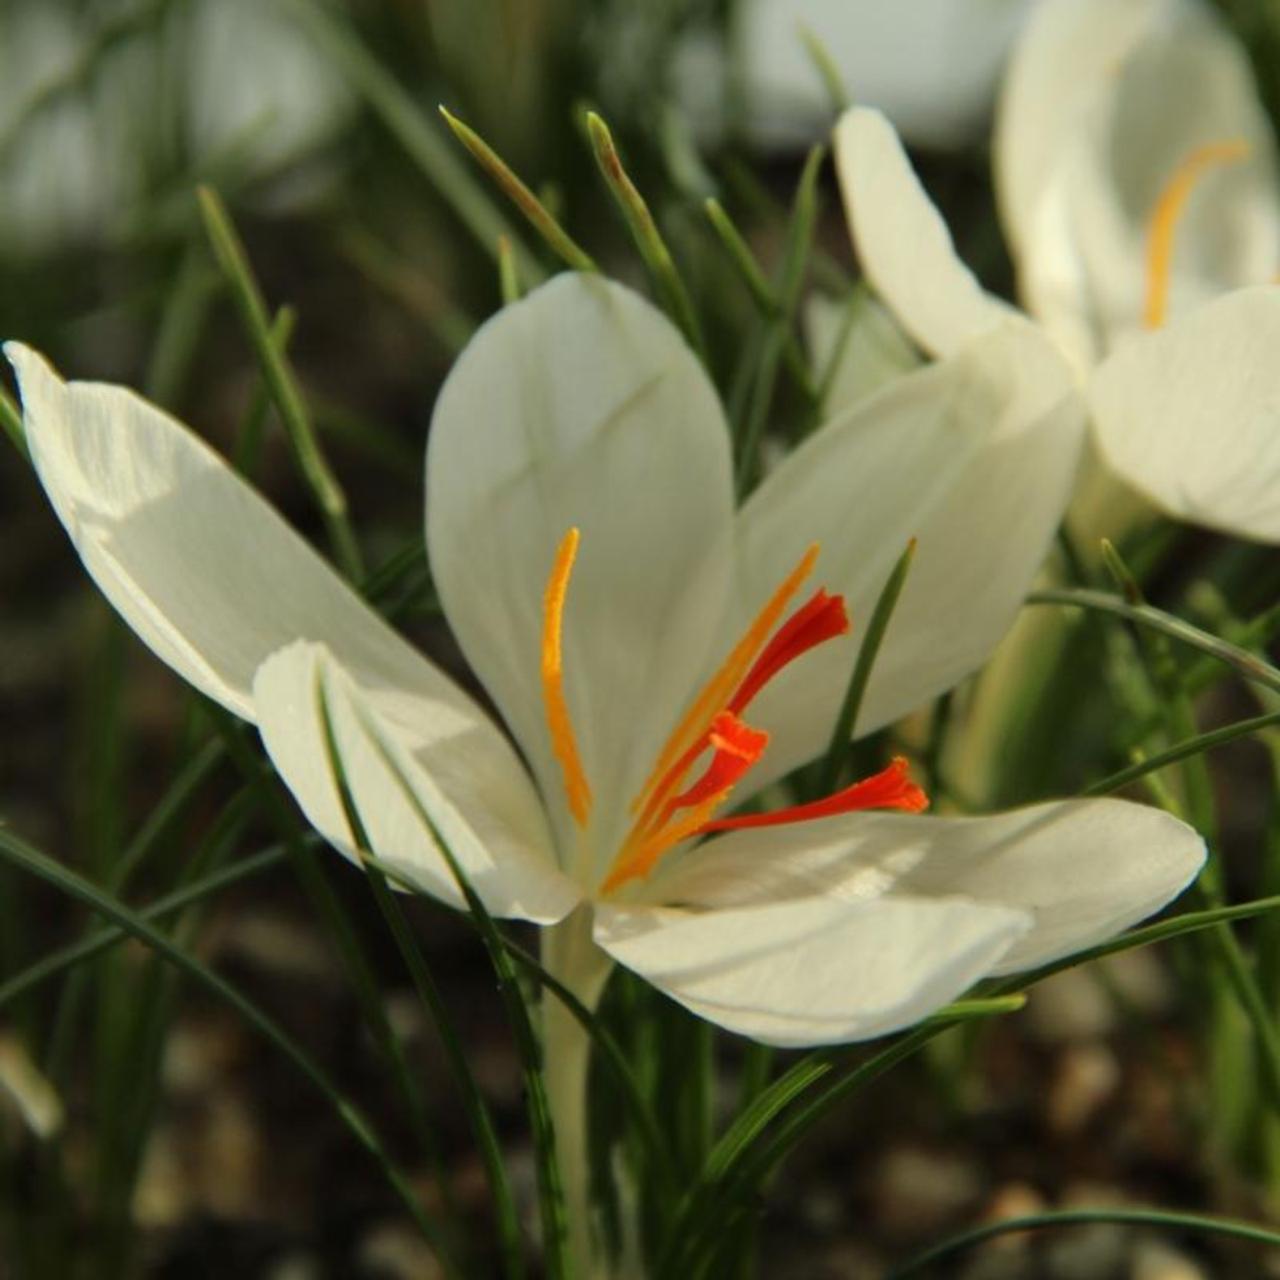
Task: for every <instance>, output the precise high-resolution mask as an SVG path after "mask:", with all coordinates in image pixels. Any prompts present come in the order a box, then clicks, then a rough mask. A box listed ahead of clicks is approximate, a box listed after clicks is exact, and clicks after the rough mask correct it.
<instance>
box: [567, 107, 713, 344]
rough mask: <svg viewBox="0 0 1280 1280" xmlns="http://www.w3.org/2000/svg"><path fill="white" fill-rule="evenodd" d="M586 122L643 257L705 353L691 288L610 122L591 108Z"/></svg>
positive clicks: (672, 310)
mask: <svg viewBox="0 0 1280 1280" xmlns="http://www.w3.org/2000/svg"><path fill="white" fill-rule="evenodd" d="M586 125H587V136H588V138H589V140H590V142H591V151H592V154H593V155H594V156H595V159H596V164H597V165H598V166H599V169H600V173H601V176H602V177H603V178H604V181H605V185H606V186H607V187H608V188H609V193H610V195H612V196H613V199H614V203H615V204H616V205H617V207H618V211H619V212H620V213H621V214H622V220H623V222H624V223H626V226H627V230H628V231H630V233H631V238H632V240H633V241H634V242H635V246H636V249H637V250H638V252H639V254H640V257H641V258H642V259H643V261H644V264H645V266H646V267H647V268H648V270H649V274H650V275H651V276H652V277H653V282H654V285H655V286H656V287H657V290H658V296H659V297H660V298H661V299H662V304H663V306H664V307H665V309H666V311H667V314H668V315H670V317H671V318H672V320H674V321H675V322H676V324H677V325H678V326H679V328H680V330H681V331H682V332H683V333H684V336H685V338H686V339H687V340H688V343H689V345H690V346H691V347H692V348H693V349H694V350H695V351H696V352H698V353H699V355H702V356H704V357H705V355H706V343H705V341H704V339H703V336H702V326H701V325H700V324H699V323H698V313H697V312H696V311H695V310H694V308H693V300H692V299H691V298H690V297H689V291H688V289H687V288H685V283H684V280H683V279H682V278H681V276H680V272H679V270H678V269H677V267H676V264H675V259H674V258H673V257H672V256H671V250H670V249H669V248H667V242H666V241H665V240H664V239H663V238H662V233H661V232H660V231H659V230H658V224H657V223H656V222H655V221H654V218H653V214H652V213H651V212H650V210H649V205H648V203H647V202H646V200H645V198H644V196H642V195H641V194H640V191H639V189H638V188H637V187H636V184H635V183H634V182H632V181H631V176H630V174H628V173H627V171H626V169H625V168H624V167H623V164H622V157H621V156H620V155H619V154H618V148H617V147H616V146H615V145H614V141H613V135H612V134H611V133H610V132H609V126H608V125H607V124H605V122H604V120H603V119H602V118H601V117H600V116H598V115H597V114H596V113H595V112H594V111H588V112H587V116H586Z"/></svg>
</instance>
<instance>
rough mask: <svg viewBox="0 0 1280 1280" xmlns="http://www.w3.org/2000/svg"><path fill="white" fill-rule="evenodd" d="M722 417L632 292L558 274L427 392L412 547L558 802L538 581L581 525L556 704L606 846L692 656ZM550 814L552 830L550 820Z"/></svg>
mask: <svg viewBox="0 0 1280 1280" xmlns="http://www.w3.org/2000/svg"><path fill="white" fill-rule="evenodd" d="M731 510H732V496H731V484H730V472H729V450H728V428H727V426H726V424H725V420H724V416H723V413H722V412H721V409H720V405H719V401H718V400H717V399H716V394H715V391H714V389H713V388H712V386H711V383H710V382H709V380H708V379H707V376H706V374H705V373H704V371H703V369H702V367H701V365H700V364H699V363H698V361H697V360H696V359H695V357H694V356H693V354H692V353H691V352H690V351H689V349H688V347H687V346H686V345H685V343H684V341H683V339H682V338H681V337H680V335H679V333H677V331H676V330H675V329H674V327H673V326H672V325H671V324H670V323H669V322H668V321H667V320H666V318H665V317H664V316H662V315H661V314H660V313H659V312H658V311H657V310H655V309H654V308H653V307H652V306H650V305H649V304H648V303H647V302H645V301H644V300H643V299H641V298H640V297H639V296H638V295H636V294H634V293H632V292H631V291H630V290H628V289H624V288H623V287H622V286H620V285H616V284H612V283H610V282H608V281H606V280H604V279H601V278H598V277H587V276H576V275H564V276H560V277H558V278H557V279H555V280H553V281H552V282H551V283H549V284H547V285H544V286H543V287H542V288H540V289H537V290H535V291H534V292H532V293H531V294H529V296H528V297H527V298H525V299H524V300H523V301H521V302H520V303H518V304H516V305H513V306H509V307H505V308H504V309H503V310H502V311H501V312H500V313H499V314H498V315H497V316H495V317H494V318H493V319H492V320H490V321H489V322H488V324H486V325H485V326H484V327H483V329H481V331H480V332H479V333H478V334H477V335H476V336H475V338H474V339H472V341H471V343H470V345H469V346H468V347H467V349H466V351H465V352H464V353H463V355H462V357H461V358H460V359H459V361H458V362H457V364H456V365H455V366H454V368H453V371H452V373H451V374H450V375H449V378H448V380H447V382H446V383H445V386H444V389H443V390H442V391H441V393H440V399H439V401H438V403H437V406H436V412H435V418H434V420H433V422H432V428H431V437H430V444H429V447H428V461H427V531H428V536H427V545H428V548H429V551H430V554H431V564H432V570H433V572H434V574H435V581H436V585H437V587H438V589H439V591H440V596H441V599H442V600H443V601H444V604H445V608H446V610H447V612H448V615H449V621H450V623H451V624H452V626H453V627H454V629H455V631H456V633H457V636H458V640H459V642H460V643H461V645H462V647H463V650H464V651H465V653H466V655H467V658H468V660H469V661H470V663H471V665H472V666H473V667H474V669H475V670H476V672H477V674H478V675H479V677H480V679H481V680H482V681H483V682H484V684H485V687H486V688H487V689H488V690H489V692H490V694H492V696H493V698H494V700H495V701H496V702H497V703H498V705H499V707H500V708H501V710H502V712H503V715H504V716H505V717H506V719H507V721H508V723H509V724H510V725H511V727H512V729H513V730H514V731H515V734H516V736H517V738H518V739H519V741H520V743H521V745H522V747H523V748H524V750H525V754H526V755H527V757H528V758H529V760H530V761H531V762H532V764H533V767H534V770H535V773H536V774H537V776H538V778H539V780H540V782H541V784H542V787H543V790H544V794H545V795H546V796H547V798H548V802H549V804H551V806H552V809H553V812H555V811H557V810H558V811H559V812H560V815H561V818H560V820H561V822H563V821H564V819H563V808H564V805H563V798H562V796H563V792H562V784H561V778H560V772H559V766H558V765H557V763H556V762H555V760H554V759H553V758H552V754H551V749H550V743H549V738H548V732H547V728H546V721H545V717H544V711H543V704H542V693H541V686H540V678H539V656H540V652H541V631H542V598H543V589H544V586H545V583H546V580H547V576H548V572H549V570H550V568H551V565H552V562H553V559H554V556H555V552H556V547H557V545H558V544H559V542H560V540H561V538H562V537H563V536H564V534H565V532H566V531H567V530H568V529H569V528H570V527H571V526H577V527H578V528H580V529H581V543H580V547H579V551H578V559H577V565H576V567H575V569H574V571H573V577H572V581H571V583H570V585H569V590H568V597H567V604H566V608H565V614H564V668H565V680H566V689H567V694H568V700H569V707H570V711H571V715H572V718H573V721H574V723H575V726H576V729H577V735H578V739H579V744H580V747H581V753H582V756H583V760H584V764H585V768H586V772H587V775H588V780H589V782H590V784H591V787H592V789H593V791H594V794H595V809H594V810H593V814H594V817H595V820H596V822H597V823H598V824H599V825H597V826H595V827H594V828H593V834H594V836H595V838H596V840H597V842H598V843H601V844H607V843H608V842H609V841H610V840H611V839H613V838H616V834H617V833H616V832H611V831H609V830H607V829H604V828H608V827H609V826H610V825H611V824H616V823H617V822H619V821H621V820H622V819H623V818H624V816H625V814H624V810H625V807H626V802H627V801H629V800H630V799H631V796H632V793H633V792H634V791H635V790H636V789H637V788H638V786H639V784H640V782H641V781H642V780H643V777H644V776H645V774H646V773H647V771H648V769H649V768H650V767H651V764H652V760H653V758H654V754H655V753H656V750H657V747H658V745H659V744H660V742H661V741H662V740H663V739H665V737H666V735H667V734H668V733H669V732H670V730H671V728H672V727H673V726H674V723H675V720H676V717H677V715H678V713H679V710H680V707H681V705H682V704H683V702H684V700H685V699H686V698H687V696H688V694H689V692H690V689H691V686H692V684H693V681H694V678H695V676H696V674H697V672H698V671H699V669H700V668H701V666H702V665H703V663H704V661H705V658H706V651H707V646H708V643H709V641H710V639H711V638H712V636H713V631H714V628H715V627H716V625H717V623H718V622H719V619H720V615H721V612H722V602H723V599H724V591H725V589H726V582H727V579H728V576H729V575H728V569H727V564H728V558H729V550H728V538H729V536H730V527H731ZM562 829H563V828H562Z"/></svg>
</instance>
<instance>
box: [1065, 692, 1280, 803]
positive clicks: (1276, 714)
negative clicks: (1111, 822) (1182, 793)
mask: <svg viewBox="0 0 1280 1280" xmlns="http://www.w3.org/2000/svg"><path fill="white" fill-rule="evenodd" d="M1277 726H1280V711H1269V712H1267V714H1265V715H1261V716H1253V717H1251V718H1250V719H1248V720H1237V721H1236V723H1235V724H1228V725H1224V726H1223V727H1222V728H1221V729H1211V730H1210V731H1209V732H1207V733H1198V734H1196V735H1195V736H1194V737H1191V738H1186V739H1184V740H1183V741H1182V742H1178V743H1175V744H1174V745H1173V746H1172V747H1169V748H1168V749H1167V750H1165V751H1160V752H1157V753H1156V754H1155V755H1152V756H1146V757H1145V758H1144V759H1142V760H1139V761H1137V762H1136V763H1134V764H1131V765H1130V766H1129V767H1128V768H1127V769H1119V770H1117V771H1116V772H1115V773H1111V774H1108V775H1107V776H1106V777H1105V778H1100V779H1099V780H1098V781H1097V782H1091V783H1090V784H1089V785H1088V786H1087V787H1086V788H1085V789H1084V790H1083V791H1082V792H1081V793H1080V794H1081V795H1086V796H1102V795H1106V794H1107V793H1108V792H1111V791H1118V790H1119V789H1120V788H1121V787H1125V786H1128V785H1129V783H1131V782H1136V781H1137V780H1138V779H1139V778H1144V777H1146V776H1147V774H1149V773H1155V772H1156V771H1157V770H1158V769H1163V768H1165V767H1166V766H1168V765H1171V764H1177V763H1178V761H1180V760H1185V759H1186V758H1187V757H1188V756H1193V755H1199V754H1200V753H1201V752H1205V751H1209V750H1211V749H1212V748H1214V747H1218V746H1221V745H1222V744H1223V743H1226V742H1235V741H1236V739H1238V738H1247V737H1249V736H1250V735H1251V734H1254V733H1262V732H1263V731H1264V730H1266V729H1274V728H1276V727H1277Z"/></svg>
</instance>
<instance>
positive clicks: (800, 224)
mask: <svg viewBox="0 0 1280 1280" xmlns="http://www.w3.org/2000/svg"><path fill="white" fill-rule="evenodd" d="M825 156H826V149H825V148H823V147H813V148H812V149H811V150H810V152H809V155H808V158H807V159H806V161H805V166H804V170H803V172H802V173H801V175H800V181H799V184H798V185H797V187H796V196H795V201H794V203H793V206H792V211H791V222H790V225H789V227H788V229H787V247H786V252H785V254H784V256H783V262H782V272H781V279H780V282H779V285H778V288H777V290H776V293H775V296H776V299H777V306H776V309H775V311H774V313H773V315H772V316H770V317H769V319H768V320H767V321H766V322H765V334H764V341H763V347H762V354H761V358H760V361H759V365H758V368H757V371H756V377H755V385H754V387H753V389H752V395H751V399H750V401H749V404H748V408H747V416H746V419H745V421H744V422H743V423H742V424H741V430H740V432H739V441H738V458H737V474H736V477H735V479H736V484H737V492H738V498H739V500H741V499H743V498H745V497H746V495H747V494H748V493H749V492H750V491H751V488H752V486H753V485H754V484H755V482H756V477H757V473H758V471H759V463H760V449H761V446H762V445H763V443H764V427H765V420H766V419H767V417H768V415H769V410H770V408H771V407H772V405H773V395H774V387H775V384H776V382H777V376H778V366H779V364H780V362H781V361H782V358H783V356H784V354H785V352H786V351H787V349H788V347H789V346H790V344H791V343H792V342H793V335H792V333H791V327H792V325H793V323H794V322H795V312H796V308H797V306H798V305H799V302H800V293H801V290H802V288H803V286H804V280H805V275H806V272H807V269H808V265H809V255H810V251H811V249H812V247H813V229H814V225H815V223H816V221H817V216H818V175H819V173H820V172H821V170H822V162H823V159H824V158H825ZM806 376H807V375H806Z"/></svg>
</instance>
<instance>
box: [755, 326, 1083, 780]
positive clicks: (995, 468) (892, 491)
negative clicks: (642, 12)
mask: <svg viewBox="0 0 1280 1280" xmlns="http://www.w3.org/2000/svg"><path fill="white" fill-rule="evenodd" d="M1081 435H1082V413H1081V407H1080V403H1079V399H1078V396H1077V394H1076V392H1075V390H1074V381H1073V378H1072V376H1071V373H1070V371H1069V370H1068V369H1067V367H1066V365H1065V363H1064V362H1063V361H1062V360H1061V359H1060V358H1059V357H1058V355H1057V354H1056V352H1055V351H1054V350H1053V348H1052V347H1051V346H1050V344H1049V343H1048V342H1047V341H1045V340H1044V339H1043V338H1042V337H1041V336H1040V335H1039V334H1038V333H1037V332H1036V330H1035V329H1034V328H1033V327H1032V326H1031V325H1029V324H1026V323H1022V322H1019V323H1016V324H1009V325H1007V326H1003V327H1002V328H1001V329H1000V330H999V331H997V332H994V333H992V334H990V335H989V336H987V337H984V338H980V339H979V340H978V341H977V342H975V343H974V344H972V346H971V347H969V348H968V349H966V350H965V351H964V352H962V353H961V354H960V355H958V356H956V357H954V358H952V359H951V360H947V361H943V362H942V363H940V364H936V365H933V366H931V367H929V368H927V369H924V370H921V371H920V372H918V373H913V374H908V375H906V376H904V377H902V378H899V379H898V380H897V381H896V382H894V383H892V384H891V385H890V386H889V387H887V388H886V389H885V390H883V391H881V392H880V393H879V394H878V395H876V396H874V397H873V398H872V399H870V400H867V401H864V402H863V403H862V404H860V405H857V406H855V407H854V409H853V410H852V411H850V412H849V413H847V414H845V415H843V416H841V417H839V418H837V419H834V420H833V421H831V422H830V423H828V424H827V425H826V426H825V427H824V428H823V429H822V430H821V431H819V432H817V433H815V434H814V436H813V437H812V438H811V439H810V440H809V441H807V442H806V443H805V444H804V445H803V446H802V447H801V448H800V449H798V450H797V451H796V452H795V453H794V454H792V455H791V457H789V458H788V459H787V460H786V461H785V462H784V463H783V464H782V465H781V466H780V467H778V469H777V470H776V471H775V472H773V474H771V475H770V476H769V478H768V479H767V480H766V481H765V483H764V484H763V485H761V487H760V488H759V489H758V490H757V491H756V493H755V494H754V495H753V496H752V498H751V499H750V500H749V501H748V502H747V504H746V506H745V507H744V508H743V509H742V511H741V513H740V515H739V520H738V567H739V574H738V576H739V583H740V594H739V599H740V605H739V613H738V619H739V622H741V620H742V619H743V618H744V617H745V616H749V615H750V613H751V611H753V610H754V609H755V608H756V607H758V601H759V599H761V598H763V597H764V596H766V595H767V594H768V592H769V591H770V590H771V589H772V587H773V585H774V584H775V583H777V582H778V581H780V580H781V578H782V577H783V576H784V575H785V573H786V571H787V569H789V568H790V567H791V565H792V564H794V563H795V562H796V560H798V559H799V557H800V554H801V553H802V551H803V550H804V548H805V547H806V546H807V545H808V544H810V543H811V542H813V541H815V540H816V541H818V542H819V543H820V544H821V547H822V554H821V556H820V558H819V560H818V565H817V569H816V570H815V573H814V581H815V583H819V582H820V583H822V584H824V585H825V586H826V587H827V588H828V589H829V590H831V591H833V592H842V593H843V594H844V596H845V599H846V602H847V605H848V608H849V612H850V615H851V617H852V621H853V629H852V633H851V634H850V635H849V636H847V637H845V638H843V639H841V640H837V641H830V642H828V643H827V644H824V645H822V646H821V647H820V648H818V649H816V650H814V651H812V652H810V653H808V654H805V655H804V656H803V657H801V658H799V659H798V660H797V661H796V662H795V663H794V664H793V665H792V666H791V667H790V668H788V669H787V670H786V671H784V672H783V673H782V674H781V675H780V676H778V677H777V679H776V680H774V681H773V682H772V683H771V684H770V685H769V686H768V687H767V688H766V689H765V691H764V693H763V694H761V696H760V697H759V698H758V700H757V701H756V702H754V703H753V704H752V705H751V707H750V708H749V710H748V711H747V713H746V714H747V718H748V719H749V720H750V721H751V722H752V723H753V724H759V725H760V727H762V728H765V729H768V730H769V731H770V733H771V734H772V735H773V736H772V740H771V741H770V743H769V748H768V750H767V751H766V753H765V756H764V759H763V760H762V762H761V764H760V766H758V770H754V771H753V773H752V775H750V777H751V778H752V780H754V781H755V782H756V783H757V785H758V784H760V783H762V782H763V781H765V780H766V779H768V778H772V777H777V776H779V775H780V774H781V773H783V772H786V771H787V770H789V769H791V768H793V767H794V766H795V765H797V764H800V763H803V762H804V761H805V760H807V759H810V758H811V757H812V756H814V755H816V754H817V753H818V752H820V751H822V750H824V749H825V748H826V746H827V742H828V739H829V737H830V735H831V732H832V730H833V728H834V726H835V720H836V715H837V711H838V708H839V706H840V702H841V700H842V698H843V695H844V690H845V686H846V685H847V684H848V680H849V675H850V673H851V671H852V669H853V662H854V657H855V655H856V652H857V647H858V645H859V644H860V643H861V636H862V635H863V634H865V629H866V626H867V623H868V621H869V619H870V617H871V613H872V611H873V610H874V608H875V604H876V600H877V599H878V597H879V594H880V591H881V588H882V587H883V585H884V583H885V580H886V579H887V578H888V576H889V573H890V571H891V569H892V567H893V564H894V562H895V561H896V560H897V559H898V557H899V556H900V555H901V554H902V552H903V551H904V550H905V548H906V545H907V542H908V540H909V539H911V538H915V539H917V549H916V555H915V560H914V563H913V565H912V568H911V571H910V574H909V576H908V578H907V582H906V587H905V589H904V590H903V593H902V595H901V597H900V598H899V601H898V606H897V609H896V610H895V612H894V616H893V620H892V622H891V623H890V626H889V629H888V632H887V633H886V635H885V638H884V642H883V644H882V646H881V648H880V652H879V655H878V657H877V659H876V664H875V667H874V669H873V672H872V678H871V683H870V685H869V686H868V688H867V690H866V694H865V697H864V699H863V703H862V710H861V713H860V715H859V717H858V723H857V726H856V730H857V732H858V733H867V732H870V731H871V730H872V729H875V728H877V727H879V726H880V725H883V724H886V723H888V722H889V721H891V720H894V719H896V718H897V717H898V716H900V715H903V714H904V713H906V712H908V711H911V710H914V709H915V708H916V707H918V706H920V705H921V704H922V703H924V702H926V701H927V700H928V699H929V698H932V697H934V696H936V695H937V694H939V693H942V692H943V691H945V690H946V689H949V688H950V687H951V686H953V685H954V684H955V683H956V682H957V681H959V680H960V679H962V678H963V677H964V676H966V675H968V674H969V673H970V672H971V671H973V670H975V669H976V668H977V667H978V666H979V665H980V664H981V663H982V662H983V661H984V660H985V659H986V658H987V656H988V655H989V654H990V652H991V650H992V649H994V648H995V646H996V644H997V642H998V641H999V640H1000V638H1001V637H1002V636H1003V634H1004V632H1005V631H1006V630H1007V629H1008V628H1009V626H1010V624H1011V623H1012V621H1013V618H1014V615H1015V614H1016V613H1017V610H1018V608H1019V606H1020V604H1021V602H1022V598H1023V596H1024V595H1025V593H1026V591H1027V589H1028V587H1029V585H1030V583H1031V580H1032V578H1033V577H1034V576H1035V573H1036V571H1037V569H1038V568H1039V565H1040V563H1041V561H1042V559H1043V557H1044V553H1045V551H1046V549H1047V547H1048V545H1049V542H1050V540H1051V538H1052V537H1053V533H1054V530H1055V529H1056V528H1057V525H1058V521H1059V519H1060V517H1061V515H1062V512H1063V509H1064V507H1065V505H1066V501H1067V496H1068V494H1069V492H1070V487H1071V483H1072V480H1073V478H1074V475H1075V468H1076V460H1077V457H1078V454H1079V448H1080V440H1081Z"/></svg>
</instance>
